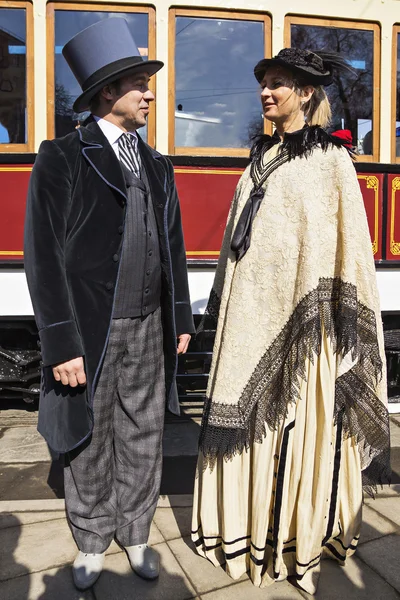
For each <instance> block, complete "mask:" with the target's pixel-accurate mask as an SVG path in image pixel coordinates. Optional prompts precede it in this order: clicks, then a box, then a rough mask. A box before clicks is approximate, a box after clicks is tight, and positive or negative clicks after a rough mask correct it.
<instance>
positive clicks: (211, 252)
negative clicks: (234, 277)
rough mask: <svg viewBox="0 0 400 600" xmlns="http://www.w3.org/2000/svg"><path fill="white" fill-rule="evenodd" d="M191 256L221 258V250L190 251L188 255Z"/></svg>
mask: <svg viewBox="0 0 400 600" xmlns="http://www.w3.org/2000/svg"><path fill="white" fill-rule="evenodd" d="M189 254H191V255H193V256H219V250H188V251H187V252H186V255H187V256H189Z"/></svg>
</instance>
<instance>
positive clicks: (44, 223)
mask: <svg viewBox="0 0 400 600" xmlns="http://www.w3.org/2000/svg"><path fill="white" fill-rule="evenodd" d="M139 149H140V155H141V159H142V165H143V166H144V168H145V169H146V173H147V176H148V180H149V184H150V187H151V196H152V200H153V203H154V210H155V215H156V219H157V227H158V235H159V243H160V253H161V266H162V298H161V306H162V314H163V329H164V353H165V375H166V393H167V405H168V408H169V410H171V411H172V412H174V413H176V414H179V404H178V397H177V393H176V385H175V374H176V363H177V355H176V345H177V344H176V336H177V335H179V334H181V333H192V332H193V331H194V328H193V319H192V312H191V307H190V300H189V290H188V281H187V267H186V254H185V247H184V242H183V235H182V225H181V216H180V208H179V201H178V196H177V193H176V188H175V181H174V175H173V168H172V164H171V163H170V161H169V160H168V159H166V158H165V157H163V156H162V155H161V154H159V153H158V152H156V151H155V150H153V149H152V148H150V147H149V146H148V145H147V144H145V143H144V142H143V141H142V140H140V139H139ZM126 200H127V196H126V185H125V181H124V177H123V174H122V170H121V167H120V164H119V161H118V159H117V157H116V155H115V153H114V151H113V149H112V148H111V146H110V144H109V143H108V141H107V139H106V138H105V136H104V135H103V133H102V131H101V129H100V128H99V126H98V125H97V123H96V122H95V121H94V120H93V119H89V120H88V122H87V124H86V125H85V126H82V127H80V128H79V129H77V130H76V131H75V132H73V133H71V134H69V135H67V136H65V137H63V138H59V139H55V140H53V141H45V142H43V143H42V145H41V147H40V150H39V154H38V156H37V158H36V162H35V165H34V168H33V171H32V176H31V179H30V184H29V192H28V200H27V212H26V221H25V270H26V276H27V280H28V285H29V290H30V294H31V298H32V303H33V307H34V312H35V317H36V322H37V325H38V329H39V336H40V341H41V350H42V357H43V367H44V368H43V375H42V384H41V395H40V406H39V425H38V429H39V431H40V432H41V433H42V435H43V436H44V437H45V438H46V440H47V442H48V443H49V445H50V447H52V448H53V449H54V450H57V451H59V452H66V451H68V450H71V449H73V448H75V447H77V446H79V445H80V444H81V443H82V442H83V441H84V440H85V439H86V438H87V437H88V436H89V435H90V433H91V431H92V429H93V411H92V401H93V394H94V390H95V388H96V383H97V380H98V375H99V370H100V368H101V363H102V359H103V358H104V353H105V349H106V346H107V339H108V334H109V328H110V322H111V316H112V309H113V300H114V292H115V289H116V285H117V276H118V266H119V257H120V256H121V249H122V239H123V233H124V217H125V207H126ZM79 356H83V357H84V362H85V370H86V375H87V380H88V384H87V386H86V387H81V386H80V387H78V388H72V387H70V386H64V385H62V384H61V383H57V382H56V381H55V380H54V377H53V374H52V369H51V365H54V364H57V363H61V362H65V361H68V360H70V359H72V358H76V357H79Z"/></svg>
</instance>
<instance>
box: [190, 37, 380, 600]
mask: <svg viewBox="0 0 400 600" xmlns="http://www.w3.org/2000/svg"><path fill="white" fill-rule="evenodd" d="M340 68H348V67H347V66H346V63H344V61H343V62H341V61H340V60H339V59H338V58H337V57H335V56H333V55H326V54H325V55H322V54H320V53H319V54H318V55H317V54H315V53H313V52H308V51H304V50H296V49H286V50H282V51H281V52H280V53H279V54H278V55H277V56H276V57H275V58H274V59H269V60H267V59H264V60H262V61H260V62H259V63H258V64H257V66H256V68H255V76H256V78H257V80H258V81H259V82H260V83H261V88H262V92H261V100H262V105H263V110H264V115H265V118H267V119H268V120H271V121H273V122H274V123H275V125H276V132H275V134H274V135H273V136H272V137H270V136H261V138H260V139H259V140H258V141H257V142H256V143H255V145H254V147H253V149H252V153H251V163H250V165H249V166H248V168H247V169H246V171H245V172H244V174H243V176H242V178H241V179H240V181H239V184H238V186H237V189H236V192H235V196H234V199H233V202H232V206H231V210H230V214H229V217H228V223H227V228H226V232H225V237H224V241H223V246H222V249H221V255H220V260H219V263H218V268H217V272H216V277H215V281H214V286H213V290H212V293H211V296H210V300H209V303H208V307H207V311H206V317H205V319H204V321H203V326H204V327H206V328H209V327H210V325H211V327H213V326H214V327H216V329H217V332H216V339H215V346H214V352H213V362H212V366H211V372H210V378H209V385H208V391H207V400H206V406H205V411H204V416H203V423H202V430H201V435H200V454H199V460H198V467H197V475H196V482H195V495H194V510H193V526H192V538H193V541H194V542H195V544H196V546H197V550H198V552H199V553H200V554H202V555H203V556H205V557H207V558H208V559H210V560H211V561H212V562H213V563H214V564H215V565H220V564H224V563H226V570H227V572H228V573H229V575H231V577H233V578H234V579H238V578H240V577H241V576H242V575H243V573H245V572H246V571H249V572H250V577H251V579H252V581H253V583H254V584H255V585H257V586H261V587H263V586H267V585H269V584H271V583H272V582H274V581H276V580H281V579H285V578H293V579H294V580H296V582H297V585H300V586H301V587H302V588H303V589H304V590H306V591H307V592H309V593H315V591H316V587H317V582H318V577H319V570H320V561H321V558H322V557H323V556H324V555H327V556H329V557H331V558H335V559H337V560H338V561H340V563H341V564H344V562H345V560H346V558H347V557H348V556H350V555H351V554H352V553H353V552H354V551H355V549H356V546H357V542H358V539H359V533H360V525H361V505H362V488H363V485H364V486H365V487H366V488H367V489H368V490H369V491H370V492H371V490H374V489H375V488H376V485H377V484H379V483H382V482H384V481H386V480H387V478H388V477H389V476H390V466H389V419H388V412H387V408H386V404H385V402H386V398H385V395H386V381H385V355H384V346H383V335H382V324H381V315H380V308H379V299H378V292H377V287H376V278H375V268H374V261H373V256H372V249H371V239H370V236H369V231H368V225H367V220H366V215H365V210H364V205H363V200H362V196H361V192H360V188H359V184H358V181H357V176H356V173H355V169H354V166H353V164H352V159H351V156H350V155H349V151H348V150H347V149H346V148H345V147H344V146H343V144H344V143H345V141H343V140H341V139H340V138H338V137H334V136H331V135H329V134H328V133H327V132H326V131H325V130H324V129H323V128H322V127H321V126H326V124H327V122H328V120H329V116H330V108H329V102H328V100H327V97H326V94H325V91H324V87H323V86H324V85H328V84H329V83H330V82H331V81H332V77H333V73H334V70H335V69H340Z"/></svg>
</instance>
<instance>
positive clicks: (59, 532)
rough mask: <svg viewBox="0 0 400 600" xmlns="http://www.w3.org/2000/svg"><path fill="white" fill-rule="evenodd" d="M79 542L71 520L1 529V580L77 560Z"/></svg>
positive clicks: (16, 525) (16, 522)
mask: <svg viewBox="0 0 400 600" xmlns="http://www.w3.org/2000/svg"><path fill="white" fill-rule="evenodd" d="M75 555H76V545H75V542H74V540H73V538H72V535H71V532H70V529H69V527H68V525H67V521H66V520H65V519H64V520H59V521H48V522H44V523H34V524H32V525H23V526H21V525H20V522H19V520H18V519H17V518H15V527H8V528H7V529H3V530H2V532H1V545H0V581H2V580H4V579H9V578H11V577H17V576H18V575H21V574H24V573H25V572H26V570H27V569H28V570H29V571H30V572H36V571H44V570H45V569H48V568H49V567H50V568H53V567H58V566H61V565H64V564H66V563H70V562H72V561H73V560H74V558H75Z"/></svg>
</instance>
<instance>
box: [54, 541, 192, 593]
mask: <svg viewBox="0 0 400 600" xmlns="http://www.w3.org/2000/svg"><path fill="white" fill-rule="evenodd" d="M156 550H157V552H159V554H160V561H161V569H160V577H159V578H158V579H156V580H155V581H145V580H144V579H141V578H140V577H138V576H137V575H135V574H134V573H133V572H132V569H131V567H130V565H129V561H128V558H127V556H126V555H125V554H114V555H112V556H107V557H106V561H105V565H104V571H103V573H102V574H101V576H100V579H99V580H98V581H97V582H96V584H95V586H94V593H95V596H96V600H110V599H111V598H115V600H132V599H133V598H137V599H138V600H139V599H140V600H189V598H195V597H196V595H197V594H196V592H195V590H194V589H193V587H192V585H191V584H190V582H189V580H188V578H187V577H186V575H185V573H184V572H183V570H182V568H181V567H180V566H179V564H178V562H177V560H176V558H175V557H174V555H173V554H172V552H171V550H170V549H169V548H168V546H167V544H166V543H163V544H158V545H157V546H156ZM57 600H58V599H57Z"/></svg>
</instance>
